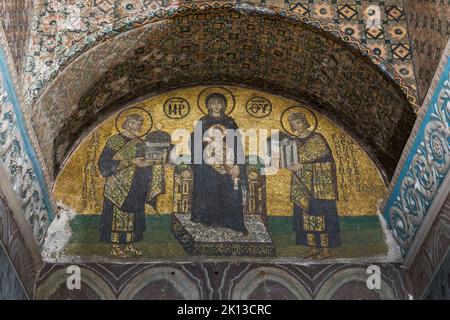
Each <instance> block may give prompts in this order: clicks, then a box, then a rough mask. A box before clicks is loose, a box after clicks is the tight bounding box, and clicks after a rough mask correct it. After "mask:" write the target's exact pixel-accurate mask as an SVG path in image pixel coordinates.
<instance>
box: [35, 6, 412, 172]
mask: <svg viewBox="0 0 450 320" xmlns="http://www.w3.org/2000/svg"><path fill="white" fill-rule="evenodd" d="M330 28H331V27H330V26H328V27H327V25H321V24H316V23H310V22H308V21H301V20H299V19H292V18H289V17H284V16H283V15H282V12H276V11H268V10H259V9H258V10H257V9H255V8H253V9H250V8H248V10H243V9H242V8H239V7H235V6H233V5H230V4H227V3H225V4H216V5H204V6H202V7H200V6H191V7H182V8H181V7H180V8H179V11H178V12H177V14H174V13H173V12H171V11H169V12H168V13H167V14H166V16H161V17H159V19H157V20H156V21H154V22H149V23H146V24H143V25H142V26H140V27H135V28H133V29H131V30H128V31H124V32H120V31H121V30H117V32H116V34H115V35H114V36H113V37H111V36H110V37H105V38H104V39H102V41H98V42H95V43H93V44H91V45H89V46H88V47H87V48H84V49H83V50H84V51H83V53H81V54H79V55H78V56H76V55H75V57H72V59H73V60H70V63H68V64H67V65H66V66H65V68H63V69H62V70H60V71H59V73H56V76H55V78H54V79H53V80H52V81H49V84H48V85H47V86H46V87H44V88H45V90H42V94H41V95H38V96H37V97H38V98H37V100H36V102H35V103H33V104H32V109H31V114H32V119H33V121H32V122H33V124H34V130H35V133H36V134H37V137H38V140H39V144H40V147H41V149H42V152H43V154H44V157H45V162H46V164H47V165H48V166H49V167H50V168H53V174H56V173H57V172H58V170H59V169H60V167H61V164H62V162H63V160H64V159H65V157H66V155H67V153H68V151H69V149H70V148H71V147H72V146H73V145H74V144H75V142H76V141H77V139H78V138H79V137H80V136H82V135H83V134H84V133H85V132H86V129H87V128H89V127H90V126H92V125H94V124H95V123H96V122H98V121H99V120H101V119H103V118H104V117H105V116H106V115H108V114H110V112H113V111H115V110H117V108H120V107H121V106H123V105H124V104H126V103H128V102H130V101H132V100H134V99H137V98H139V97H142V96H144V95H148V94H156V93H158V92H161V91H164V90H168V89H171V88H174V87H179V86H188V85H194V84H198V83H219V82H220V83H239V84H243V85H248V86H253V87H257V88H260V89H264V90H267V91H271V92H274V93H277V94H286V95H289V96H293V97H296V98H299V99H303V100H306V101H307V102H309V103H310V104H313V105H315V106H317V108H320V109H322V111H325V112H326V113H328V114H329V115H330V116H331V117H333V118H334V119H335V120H336V121H338V122H340V123H341V124H342V125H344V126H345V127H347V128H349V129H350V130H351V131H352V133H353V134H354V135H355V136H356V137H358V138H359V139H361V140H362V142H363V143H364V144H365V145H367V147H368V148H369V149H370V150H371V151H372V152H373V153H374V154H375V155H376V157H377V158H378V160H379V161H380V162H381V163H382V164H383V166H384V168H385V169H386V171H387V172H388V174H392V172H393V170H394V168H395V165H396V163H397V160H398V157H399V156H400V152H401V150H402V147H403V145H404V143H405V141H406V138H407V137H408V135H409V132H410V129H411V127H412V124H413V122H414V119H415V110H414V92H413V91H411V88H410V87H408V85H407V84H406V82H405V81H403V80H402V79H401V77H400V76H399V74H397V73H396V72H395V71H392V70H391V71H392V73H391V74H389V72H383V71H382V70H381V68H380V67H386V64H385V63H384V62H383V60H382V59H381V60H379V59H378V58H377V56H376V55H374V54H372V53H371V51H369V50H368V49H365V48H364V46H361V45H360V44H358V42H357V41H353V40H352V38H351V37H347V36H346V35H345V34H344V33H339V32H338V31H336V32H330V30H331V29H330ZM331 31H332V30H331ZM346 41H347V42H346ZM349 43H350V44H351V45H349ZM94 44H95V45H94ZM354 46H356V48H354ZM373 61H378V62H379V63H380V65H379V66H378V67H377V66H376V65H375V64H374V63H373ZM383 63H384V64H383ZM396 82H398V83H400V85H398V84H396ZM408 98H409V101H408Z"/></svg>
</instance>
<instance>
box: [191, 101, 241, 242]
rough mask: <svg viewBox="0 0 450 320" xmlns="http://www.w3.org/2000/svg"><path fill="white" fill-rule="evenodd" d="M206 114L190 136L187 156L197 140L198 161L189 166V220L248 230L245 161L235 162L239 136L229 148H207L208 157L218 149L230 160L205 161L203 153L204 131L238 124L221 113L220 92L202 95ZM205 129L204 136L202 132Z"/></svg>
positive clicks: (192, 150) (238, 151)
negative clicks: (199, 160)
mask: <svg viewBox="0 0 450 320" xmlns="http://www.w3.org/2000/svg"><path fill="white" fill-rule="evenodd" d="M206 107H207V109H208V115H206V116H203V117H202V118H201V119H200V120H199V122H198V123H197V127H196V129H194V133H193V134H192V136H191V155H194V153H195V144H196V143H201V151H202V159H201V160H202V161H201V163H200V164H196V163H195V161H194V164H193V165H192V168H193V190H192V216H191V220H192V221H193V222H196V223H201V224H203V225H206V226H211V227H223V228H229V229H232V230H234V231H237V232H241V233H242V234H244V235H247V234H248V231H247V229H246V227H245V224H244V205H243V189H244V188H245V182H246V179H245V164H238V161H237V160H238V154H241V155H243V149H242V148H243V147H242V141H241V139H240V136H239V135H236V136H234V137H233V139H234V141H233V148H228V149H227V148H226V143H223V144H222V146H224V149H225V150H222V151H219V150H214V149H211V148H209V152H210V153H211V156H212V157H214V153H215V152H221V154H222V155H224V157H226V154H227V152H232V153H233V157H232V162H230V161H228V162H227V161H225V160H224V161H222V162H221V163H220V162H219V163H209V164H208V163H207V161H205V160H206V159H205V157H204V155H205V154H208V147H207V146H208V141H207V140H205V139H203V137H205V136H207V135H208V131H210V130H211V129H216V130H219V131H220V132H222V133H223V134H224V135H225V132H226V130H227V129H230V130H236V131H235V132H237V129H238V126H237V124H236V122H235V121H234V120H233V118H231V117H229V116H227V115H225V114H224V111H225V109H226V107H227V99H226V97H225V96H224V95H223V94H221V93H211V94H210V95H208V96H207V97H206ZM198 126H201V134H202V137H201V138H202V139H200V141H196V139H195V132H199V131H200V130H199V129H198ZM205 132H206V135H205Z"/></svg>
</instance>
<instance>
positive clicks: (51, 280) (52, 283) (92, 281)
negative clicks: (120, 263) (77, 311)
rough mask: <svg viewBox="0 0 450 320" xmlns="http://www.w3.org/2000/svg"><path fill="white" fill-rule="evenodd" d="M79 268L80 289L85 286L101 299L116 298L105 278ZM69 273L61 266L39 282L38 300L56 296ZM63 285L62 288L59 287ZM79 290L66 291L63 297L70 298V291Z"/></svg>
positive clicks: (79, 297) (75, 291) (82, 297)
mask: <svg viewBox="0 0 450 320" xmlns="http://www.w3.org/2000/svg"><path fill="white" fill-rule="evenodd" d="M80 270H81V290H83V287H85V286H87V287H88V290H89V291H90V292H93V293H94V294H95V295H97V297H98V298H100V299H102V300H116V295H115V294H114V292H113V290H112V289H111V288H110V286H109V285H108V284H107V282H106V281H105V279H103V278H102V277H101V276H99V275H98V274H96V273H95V272H93V271H92V270H90V269H87V268H83V267H80ZM68 276H69V274H67V273H66V268H61V269H59V270H55V271H53V272H52V273H51V274H50V275H49V276H48V278H46V280H45V282H44V283H40V284H39V286H38V287H37V288H36V294H35V297H36V299H38V300H48V299H49V298H51V297H52V296H55V295H56V296H57V295H58V291H61V290H65V283H66V281H67V278H68ZM63 286H64V288H63V289H61V288H62V287H63ZM77 291H79V290H73V291H68V292H66V293H65V295H64V297H65V298H70V292H74V293H75V294H76V293H77ZM87 298H89V297H88V296H87V295H86V296H83V294H81V296H76V297H74V299H87Z"/></svg>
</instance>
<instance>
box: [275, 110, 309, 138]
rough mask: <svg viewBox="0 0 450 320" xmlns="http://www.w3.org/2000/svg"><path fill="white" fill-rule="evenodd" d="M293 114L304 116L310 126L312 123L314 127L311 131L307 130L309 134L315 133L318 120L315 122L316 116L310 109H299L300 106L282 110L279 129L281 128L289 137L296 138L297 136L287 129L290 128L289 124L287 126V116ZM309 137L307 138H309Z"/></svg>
mask: <svg viewBox="0 0 450 320" xmlns="http://www.w3.org/2000/svg"><path fill="white" fill-rule="evenodd" d="M295 112H301V113H303V114H304V115H305V116H306V119H308V122H309V123H310V124H312V123H314V125H313V126H312V130H309V131H310V134H312V133H313V132H315V131H316V129H317V125H318V120H317V116H316V114H315V113H314V112H313V111H312V110H311V109H308V108H305V107H301V106H292V107H289V108H287V109H286V110H284V111H283V113H282V114H281V117H280V123H281V127H282V128H283V130H284V131H285V132H286V133H288V134H289V135H291V136H293V137H297V136H298V135H297V134H295V133H294V132H292V131H291V130H290V129H288V128H290V124H289V120H288V119H289V116H290V115H291V114H293V113H295ZM310 128H311V127H310ZM310 134H309V135H310ZM309 135H308V136H307V137H309Z"/></svg>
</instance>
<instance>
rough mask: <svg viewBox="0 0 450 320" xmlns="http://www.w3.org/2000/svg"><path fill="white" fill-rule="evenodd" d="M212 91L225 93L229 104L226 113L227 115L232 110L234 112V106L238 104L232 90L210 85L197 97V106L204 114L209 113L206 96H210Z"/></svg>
mask: <svg viewBox="0 0 450 320" xmlns="http://www.w3.org/2000/svg"><path fill="white" fill-rule="evenodd" d="M211 93H220V94H223V95H224V96H225V98H226V99H227V106H226V107H225V110H224V114H225V115H226V116H227V115H229V114H230V113H231V112H233V110H234V107H235V106H236V100H235V98H234V95H233V94H232V93H231V91H230V90H228V89H226V88H223V87H210V88H206V89H203V90H202V92H200V94H199V95H198V98H197V106H198V108H199V109H200V111H201V112H202V113H203V114H204V115H208V108H206V97H207V96H209V95H210V94H211ZM227 110H228V111H227Z"/></svg>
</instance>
